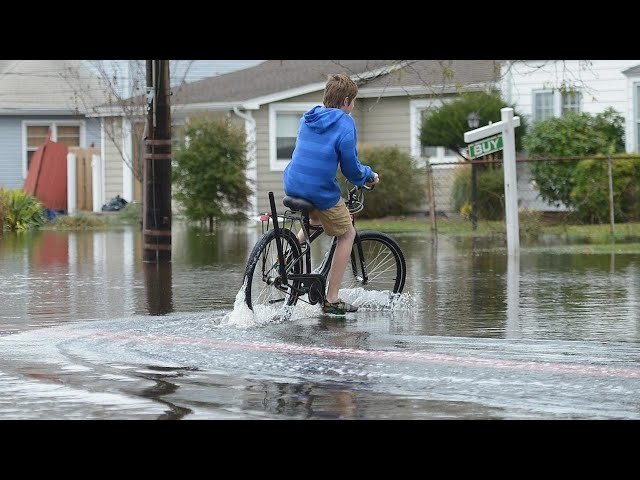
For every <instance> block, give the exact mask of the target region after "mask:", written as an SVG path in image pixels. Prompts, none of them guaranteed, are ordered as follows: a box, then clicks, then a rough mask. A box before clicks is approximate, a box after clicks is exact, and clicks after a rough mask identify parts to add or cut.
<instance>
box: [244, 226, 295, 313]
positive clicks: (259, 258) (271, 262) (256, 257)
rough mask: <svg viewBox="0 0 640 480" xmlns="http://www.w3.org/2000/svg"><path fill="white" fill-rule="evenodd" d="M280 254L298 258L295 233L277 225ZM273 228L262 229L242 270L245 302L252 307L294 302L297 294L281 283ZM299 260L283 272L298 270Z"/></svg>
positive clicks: (293, 303)
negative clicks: (280, 243) (278, 227)
mask: <svg viewBox="0 0 640 480" xmlns="http://www.w3.org/2000/svg"><path fill="white" fill-rule="evenodd" d="M280 235H281V240H282V252H283V254H284V258H289V259H291V258H294V259H295V258H299V257H300V244H299V243H298V238H297V237H296V235H295V234H294V233H293V232H292V231H291V230H288V229H284V228H282V229H280ZM276 241H277V239H276V232H275V230H270V231H268V232H267V233H265V234H264V235H263V236H262V238H261V239H260V240H258V243H256V245H255V246H254V247H253V250H252V252H251V255H250V256H249V260H248V261H247V267H246V270H245V273H244V281H243V282H244V283H245V285H246V286H245V303H246V304H247V306H248V307H249V308H250V309H251V310H253V309H254V308H255V307H256V306H259V305H264V306H269V307H273V306H277V305H283V304H284V305H295V304H296V302H297V301H298V294H297V293H296V291H295V290H294V289H291V288H288V287H287V286H286V285H282V278H281V277H280V269H279V262H278V247H277V244H276ZM301 264H302V262H300V261H298V262H296V263H295V264H294V265H291V266H290V269H289V270H288V271H287V273H296V274H298V273H300V272H301V269H302V265H301Z"/></svg>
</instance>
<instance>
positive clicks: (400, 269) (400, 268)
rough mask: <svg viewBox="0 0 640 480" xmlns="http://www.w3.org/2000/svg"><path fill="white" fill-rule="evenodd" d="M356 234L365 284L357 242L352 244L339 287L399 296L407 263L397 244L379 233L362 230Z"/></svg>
mask: <svg viewBox="0 0 640 480" xmlns="http://www.w3.org/2000/svg"><path fill="white" fill-rule="evenodd" d="M358 233H359V235H360V242H361V244H362V253H363V255H364V260H365V265H366V268H367V274H368V281H367V283H363V275H362V271H361V268H362V267H361V264H360V260H359V253H358V247H357V242H354V243H353V249H352V252H351V258H352V261H351V262H350V264H348V265H347V269H346V271H345V274H344V277H343V280H342V288H349V289H355V288H363V289H364V290H371V291H373V290H375V291H390V292H391V293H398V294H399V293H402V290H403V289H404V283H405V280H406V277H407V264H406V261H405V258H404V254H403V253H402V250H401V249H400V247H399V246H398V244H397V243H396V242H395V240H393V238H391V237H390V236H389V235H387V234H385V233H382V232H376V231H371V230H365V231H361V232H358ZM354 260H355V261H354Z"/></svg>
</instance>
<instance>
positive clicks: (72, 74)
mask: <svg viewBox="0 0 640 480" xmlns="http://www.w3.org/2000/svg"><path fill="white" fill-rule="evenodd" d="M105 95H106V93H105V87H104V86H103V85H101V83H100V81H99V80H98V78H97V77H95V76H93V75H91V74H90V73H89V71H88V70H86V69H85V67H84V66H83V65H82V62H81V61H79V60H0V115H25V114H32V115H35V114H49V115H52V114H55V115H76V114H78V113H86V111H87V110H88V108H89V107H90V106H91V105H95V104H96V103H104V102H105V99H106V96H105Z"/></svg>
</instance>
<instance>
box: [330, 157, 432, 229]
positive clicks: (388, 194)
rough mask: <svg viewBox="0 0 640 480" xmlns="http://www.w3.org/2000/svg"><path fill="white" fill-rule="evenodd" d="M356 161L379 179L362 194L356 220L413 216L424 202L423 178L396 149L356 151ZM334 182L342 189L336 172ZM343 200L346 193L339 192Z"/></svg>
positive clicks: (423, 175)
mask: <svg viewBox="0 0 640 480" xmlns="http://www.w3.org/2000/svg"><path fill="white" fill-rule="evenodd" d="M358 157H359V158H360V161H361V162H362V163H363V164H364V165H369V166H370V167H371V168H372V169H373V171H374V172H376V173H377V174H378V175H379V176H380V183H378V185H376V187H375V188H374V189H373V190H372V191H371V192H366V193H365V202H364V205H365V207H364V210H363V211H362V212H361V213H359V214H358V217H360V218H381V217H385V216H389V215H406V214H409V213H413V212H415V211H416V209H417V208H419V207H420V206H421V205H422V204H423V203H424V201H425V197H426V194H425V185H426V176H425V172H424V169H421V168H418V167H417V166H416V165H415V162H414V160H413V158H412V157H411V155H409V154H408V153H404V152H402V151H401V150H400V149H399V148H398V147H395V146H393V147H387V146H384V147H371V146H366V145H365V146H361V147H359V148H358ZM337 178H338V181H339V183H340V185H341V186H344V185H345V183H344V182H345V179H344V176H342V174H341V173H340V172H338V176H337ZM343 196H345V197H346V190H345V189H343Z"/></svg>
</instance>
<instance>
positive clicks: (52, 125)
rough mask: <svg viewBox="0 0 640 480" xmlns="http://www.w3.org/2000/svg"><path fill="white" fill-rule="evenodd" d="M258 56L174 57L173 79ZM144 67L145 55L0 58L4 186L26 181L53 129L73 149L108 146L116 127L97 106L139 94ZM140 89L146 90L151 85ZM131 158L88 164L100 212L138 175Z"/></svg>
mask: <svg viewBox="0 0 640 480" xmlns="http://www.w3.org/2000/svg"><path fill="white" fill-rule="evenodd" d="M259 62H260V60H195V61H193V60H176V61H173V62H172V65H173V66H174V67H175V71H174V73H173V75H172V81H173V83H172V84H175V83H180V82H184V80H185V79H186V80H189V79H200V78H203V77H205V76H209V77H210V76H212V75H217V74H219V73H220V72H228V71H232V70H234V69H238V68H243V67H246V66H250V65H255V64H256V63H259ZM141 65H142V67H141ZM141 69H142V70H141ZM141 72H142V74H144V60H142V61H140V60H0V187H4V188H7V189H15V188H22V187H23V186H24V184H25V181H26V179H27V173H28V170H29V166H30V164H31V159H32V157H33V155H34V153H35V152H36V150H37V149H38V147H40V146H41V145H43V144H44V143H45V141H46V140H47V136H48V134H49V132H50V134H51V140H53V141H54V142H59V143H62V144H64V145H66V146H67V147H70V151H72V152H77V151H78V150H77V149H78V148H80V149H83V152H84V153H86V152H93V151H94V150H93V149H92V150H89V147H92V146H93V147H95V149H96V150H98V151H101V149H102V143H103V141H104V139H105V138H109V133H110V132H109V131H108V130H107V131H105V130H104V128H103V126H104V124H103V122H102V121H101V118H99V117H98V116H95V115H94V114H93V113H94V108H95V106H96V105H104V104H105V103H108V102H109V101H110V99H112V98H113V97H114V96H116V97H118V96H119V97H120V98H122V96H123V95H124V93H123V92H129V93H130V94H131V93H132V92H134V86H135V85H136V82H135V81H136V78H138V77H139V76H140V74H141ZM140 82H144V75H143V78H142V80H140V79H139V78H138V83H140ZM138 88H140V89H141V91H144V85H141V86H138ZM111 146H112V148H113V144H111ZM127 148H129V150H130V149H131V146H129V145H126V144H125V145H121V146H119V150H120V151H122V152H126V151H127ZM90 157H91V156H90ZM99 158H102V156H100V157H99ZM127 158H132V156H131V154H129V156H128V157H127V155H123V156H121V157H120V160H119V162H117V164H113V165H112V164H109V165H108V168H107V171H104V170H103V168H104V162H100V163H101V164H96V165H93V168H90V169H89V170H93V171H94V177H97V178H91V173H89V176H88V177H86V182H88V183H87V185H85V187H86V188H85V190H87V189H88V190H89V191H90V190H91V189H92V188H91V187H92V184H95V188H93V195H94V196H95V197H96V198H94V199H93V201H91V199H89V204H90V205H91V204H93V208H92V209H93V210H94V211H100V207H101V205H102V204H104V203H106V202H107V201H108V200H109V199H110V198H113V197H115V196H116V195H121V196H122V195H123V193H125V190H123V180H122V179H132V178H133V176H132V174H131V168H130V166H129V164H128V160H127ZM124 183H126V182H124ZM129 183H132V182H131V181H130V182H129ZM126 191H129V190H126ZM127 198H131V195H130V196H128V197H127ZM78 206H81V205H80V204H79V205H78Z"/></svg>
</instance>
